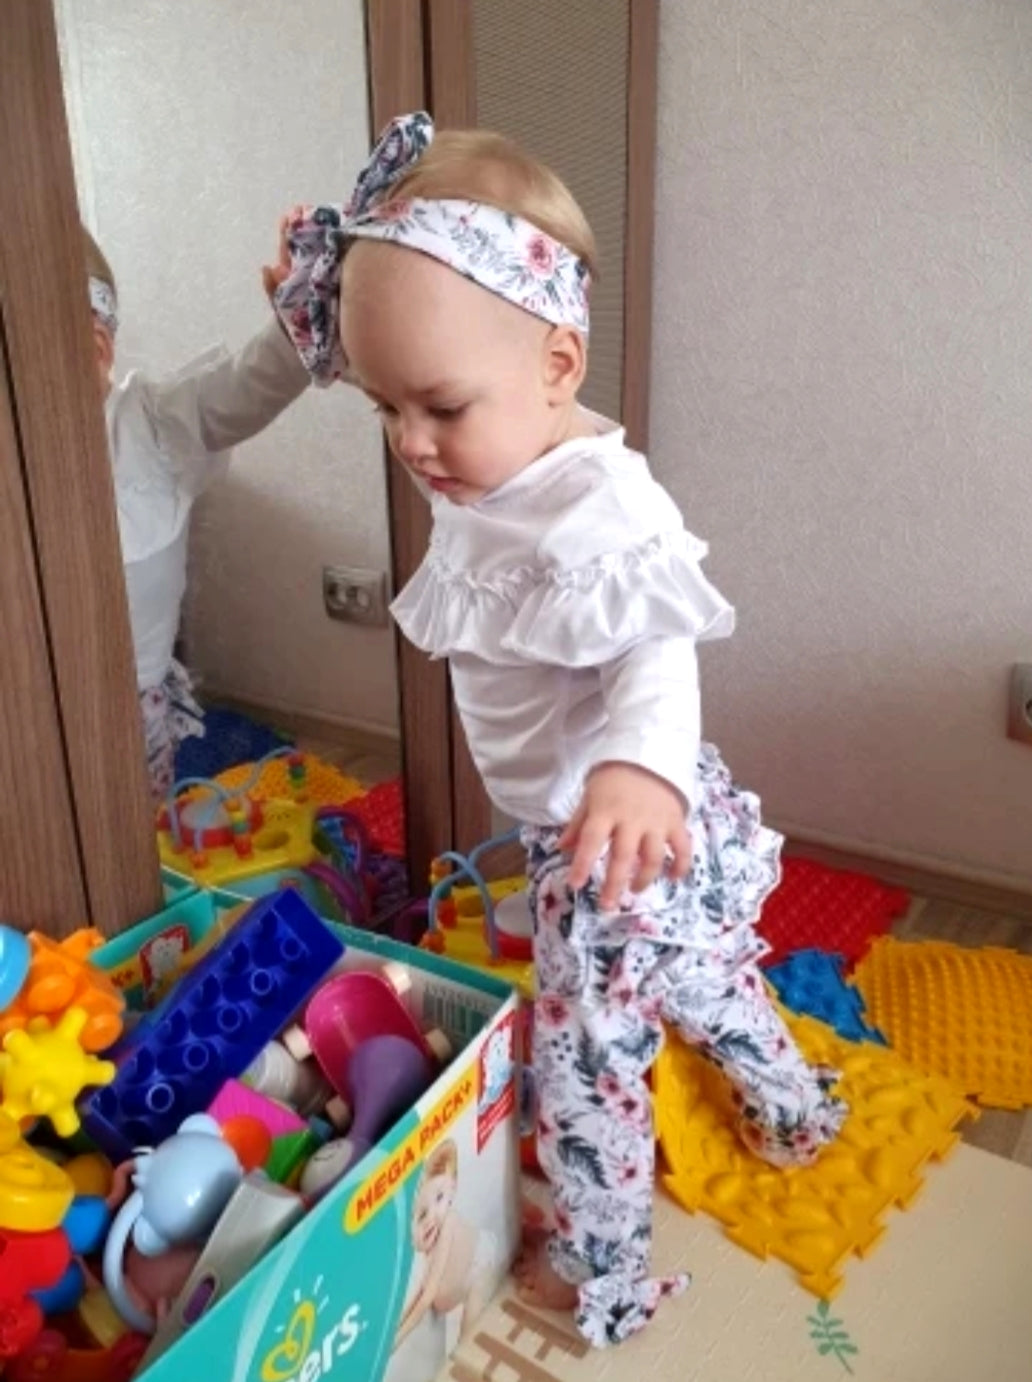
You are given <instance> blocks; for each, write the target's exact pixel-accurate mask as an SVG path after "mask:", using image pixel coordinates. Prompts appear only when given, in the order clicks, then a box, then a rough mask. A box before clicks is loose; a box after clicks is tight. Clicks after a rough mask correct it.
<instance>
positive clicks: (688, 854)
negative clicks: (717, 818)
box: [670, 825, 692, 878]
mask: <svg viewBox="0 0 1032 1382" xmlns="http://www.w3.org/2000/svg"><path fill="white" fill-rule="evenodd" d="M670 848H671V849H672V850H673V851H674V857H673V859H672V860H671V863H670V872H671V874H672V875H673V877H674V878H685V877H687V875H688V874H689V873H691V871H692V837H691V834H690V832H689V830H688V827H687V826H685V825H681V826H679V827H678V829H677V830H675V831H673V833H672V834H671V836H670Z"/></svg>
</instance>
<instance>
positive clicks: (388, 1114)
mask: <svg viewBox="0 0 1032 1382" xmlns="http://www.w3.org/2000/svg"><path fill="white" fill-rule="evenodd" d="M436 1074H437V1070H436V1068H435V1066H434V1063H433V1061H431V1060H430V1059H429V1057H428V1056H427V1055H426V1054H425V1052H423V1051H421V1050H420V1049H419V1047H418V1046H415V1045H413V1043H412V1042H411V1041H409V1040H408V1038H407V1037H401V1036H394V1035H388V1036H375V1037H369V1039H368V1040H366V1041H364V1042H363V1043H362V1044H361V1046H359V1047H357V1048H356V1049H355V1050H354V1051H353V1052H352V1054H351V1058H350V1060H349V1061H348V1066H347V1074H346V1083H347V1088H348V1093H349V1095H350V1099H351V1105H352V1108H353V1109H354V1121H353V1123H352V1124H351V1129H350V1131H349V1133H348V1136H347V1137H345V1138H341V1139H340V1140H339V1141H336V1142H327V1144H326V1146H325V1147H320V1149H319V1150H318V1151H317V1152H316V1153H315V1155H314V1156H313V1157H312V1159H311V1160H310V1161H309V1163H308V1165H307V1166H306V1167H305V1169H304V1171H303V1173H302V1176H301V1185H300V1189H301V1193H302V1194H303V1195H305V1196H306V1197H309V1198H318V1196H320V1195H321V1194H323V1193H324V1192H325V1191H327V1190H328V1189H329V1188H330V1186H331V1185H333V1184H335V1183H336V1182H337V1181H338V1180H340V1178H341V1176H344V1175H346V1174H347V1172H348V1171H350V1170H351V1168H352V1167H353V1166H354V1165H356V1164H357V1163H358V1162H359V1161H360V1160H361V1159H362V1157H364V1156H365V1154H366V1152H368V1151H369V1150H370V1148H372V1147H373V1146H375V1144H376V1143H377V1142H378V1141H379V1140H380V1138H381V1137H382V1136H383V1135H384V1133H385V1132H387V1131H388V1129H389V1128H391V1127H392V1126H393V1125H394V1123H396V1122H397V1120H398V1119H399V1118H400V1117H401V1116H402V1114H404V1113H407V1112H408V1110H409V1109H410V1108H411V1107H412V1105H413V1104H414V1103H415V1102H416V1100H417V1099H419V1098H420V1097H421V1095H423V1094H425V1093H426V1091H427V1090H428V1089H429V1087H430V1085H431V1084H432V1083H433V1081H434V1078H435V1077H436Z"/></svg>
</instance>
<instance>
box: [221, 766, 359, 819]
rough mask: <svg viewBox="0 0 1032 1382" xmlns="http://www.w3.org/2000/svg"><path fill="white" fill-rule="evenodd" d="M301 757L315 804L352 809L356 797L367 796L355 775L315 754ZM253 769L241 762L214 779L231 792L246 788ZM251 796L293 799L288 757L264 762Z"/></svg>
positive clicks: (307, 794) (308, 794) (308, 793)
mask: <svg viewBox="0 0 1032 1382" xmlns="http://www.w3.org/2000/svg"><path fill="white" fill-rule="evenodd" d="M301 757H302V758H303V760H304V765H305V799H306V800H307V801H310V802H312V803H313V805H315V806H346V807H348V808H349V809H350V807H351V803H352V801H353V800H354V799H355V798H356V797H362V796H364V795H365V788H364V787H363V786H362V784H361V783H360V782H358V781H357V780H356V779H355V778H353V777H349V776H348V774H347V773H342V772H341V770H340V769H339V768H335V767H334V766H333V764H332V763H326V762H324V761H323V759H321V758H319V757H317V756H316V755H315V754H314V753H305V754H302V755H301ZM253 772H254V764H253V763H241V764H238V766H237V767H235V768H229V769H227V771H226V772H224V773H219V775H218V777H217V778H215V781H216V782H217V783H219V785H220V786H222V787H226V788H228V789H229V790H230V791H238V790H240V788H242V787H245V786H246V785H247V783H248V782H249V781H250V779H251V776H252V774H253ZM249 795H250V796H252V797H253V798H254V799H255V800H256V801H272V800H273V799H274V798H277V797H279V798H286V799H288V800H292V799H293V796H294V787H293V784H292V783H291V781H290V776H289V770H288V765H287V760H286V759H285V758H272V759H270V760H269V761H268V763H265V764H263V766H262V770H261V772H260V773H259V775H258V780H257V782H255V783H254V784H253V785H252V786H251V788H250V792H249Z"/></svg>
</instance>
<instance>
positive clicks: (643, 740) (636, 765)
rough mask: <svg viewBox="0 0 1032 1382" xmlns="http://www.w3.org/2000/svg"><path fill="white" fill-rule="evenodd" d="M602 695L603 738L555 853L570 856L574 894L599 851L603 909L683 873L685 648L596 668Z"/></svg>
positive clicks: (687, 843) (692, 690)
mask: <svg viewBox="0 0 1032 1382" xmlns="http://www.w3.org/2000/svg"><path fill="white" fill-rule="evenodd" d="M602 690H603V695H604V697H605V702H606V711H607V714H608V718H609V729H608V732H607V734H606V739H605V742H604V744H603V746H602V749H601V751H600V753H599V756H598V759H597V761H596V764H595V766H594V767H593V768H592V770H591V772H590V774H589V776H588V780H587V783H586V784H585V788H584V795H583V797H582V799H581V803H580V806H579V807H578V809H577V811H576V812H575V814H574V816H573V819H572V820H571V821H570V823H569V825H568V826H567V827H566V830H565V831H564V833H563V835H562V837H561V839H560V841H559V847H560V849H564V850H572V851H573V862H572V865H571V868H570V886H571V887H573V888H582V887H584V885H585V884H586V883H587V881H588V879H589V877H590V876H591V871H592V869H593V868H594V867H595V865H596V863H597V862H598V860H599V858H600V857H601V856H602V854H603V852H604V851H605V849H606V848H607V847H608V849H609V860H608V864H607V868H606V876H605V882H604V884H603V888H602V893H601V895H600V899H599V900H600V902H601V904H602V906H603V907H604V908H606V909H607V910H611V909H613V908H615V907H617V906H619V903H620V898H621V896H622V895H623V894H624V892H625V891H627V889H630V890H631V891H632V892H638V891H641V890H642V889H644V888H646V887H648V885H649V884H650V883H652V882H653V881H654V880H655V879H656V878H657V877H658V876H659V874H660V873H661V872H662V871H663V869H664V868H665V867H669V869H670V872H671V873H672V874H674V875H675V876H678V877H680V876H683V875H684V874H686V873H687V872H688V871H689V869H690V868H691V863H692V850H691V836H690V835H689V833H688V828H687V825H686V823H685V818H686V815H687V809H688V798H689V795H690V793H691V790H692V784H693V782H694V778H695V771H696V762H697V759H698V753H699V739H700V712H699V673H698V663H697V660H696V653H695V640H694V639H693V638H689V637H683V638H657V639H649V640H646V641H644V642H642V643H639V644H637V645H635V646H634V647H632V648H631V649H630V650H629V651H628V652H626V653H625V654H624V655H623V656H622V657H620V658H617V659H616V660H615V661H614V662H612V663H609V664H608V665H607V666H606V667H604V668H602ZM668 854H672V856H673V857H672V859H670V862H669V864H668V863H667V860H668Z"/></svg>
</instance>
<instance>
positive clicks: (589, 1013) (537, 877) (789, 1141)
mask: <svg viewBox="0 0 1032 1382" xmlns="http://www.w3.org/2000/svg"><path fill="white" fill-rule="evenodd" d="M699 772H700V790H699V792H698V793H697V797H698V805H697V806H696V807H695V809H694V810H693V812H692V814H691V829H692V834H693V855H694V859H693V869H692V873H691V874H690V875H689V877H688V878H687V879H685V880H676V879H671V878H664V879H661V880H659V881H658V882H656V883H655V884H653V885H652V886H651V887H650V888H648V889H646V891H645V892H644V893H642V894H639V895H638V896H637V897H635V898H634V899H633V900H632V899H631V898H630V897H628V898H626V899H625V900H624V904H623V905H622V906H621V908H620V910H619V911H618V912H615V913H605V912H603V911H602V910H601V909H600V907H599V902H598V896H599V889H600V886H601V880H602V876H603V873H604V868H605V864H604V861H600V863H599V865H598V867H597V868H596V870H595V875H594V877H593V879H592V881H591V882H590V883H589V884H588V886H587V887H586V888H584V889H582V890H581V891H579V892H578V893H576V894H573V893H571V891H570V888H569V886H568V883H567V875H568V858H567V857H566V856H564V855H562V854H560V853H559V852H558V851H557V849H556V841H557V839H558V834H559V832H558V831H555V830H544V829H530V828H528V829H526V830H525V831H524V832H523V838H524V843H525V845H526V846H527V849H528V872H529V878H530V893H531V905H532V907H533V910H534V915H535V963H536V970H537V981H538V998H537V1001H536V1003H535V1009H534V1077H535V1083H536V1087H537V1091H536V1092H537V1100H538V1156H539V1159H540V1162H541V1166H542V1169H543V1170H544V1172H545V1174H546V1175H547V1177H548V1179H549V1181H550V1183H551V1187H552V1193H553V1198H554V1204H555V1222H556V1232H555V1234H554V1236H553V1237H552V1239H551V1240H550V1242H549V1254H550V1257H551V1260H552V1264H553V1266H554V1267H555V1269H556V1271H557V1272H558V1273H559V1274H560V1275H561V1276H562V1277H563V1278H565V1279H566V1280H568V1281H571V1282H574V1283H577V1284H578V1286H579V1288H580V1289H579V1305H578V1309H577V1317H576V1318H577V1326H578V1328H579V1329H580V1331H581V1333H582V1334H583V1335H584V1337H585V1338H587V1339H588V1340H589V1341H590V1342H591V1343H592V1344H594V1345H596V1346H599V1347H601V1346H604V1345H606V1344H610V1343H616V1342H619V1341H620V1340H622V1339H624V1338H626V1337H628V1335H630V1334H632V1333H634V1332H635V1331H636V1330H638V1329H641V1328H642V1327H643V1326H644V1325H645V1324H646V1323H647V1322H648V1320H649V1319H650V1318H651V1316H652V1314H653V1313H654V1312H655V1310H656V1308H657V1307H658V1304H659V1302H660V1301H661V1300H662V1299H663V1298H664V1297H665V1296H669V1295H674V1294H677V1293H679V1292H680V1291H683V1290H684V1289H685V1287H686V1286H687V1285H688V1281H689V1278H688V1277H687V1275H684V1274H681V1275H676V1276H672V1277H667V1278H652V1277H650V1276H649V1259H650V1252H651V1238H652V1219H651V1216H652V1191H653V1180H654V1163H655V1144H654V1137H653V1128H652V1107H651V1102H650V1097H649V1089H648V1085H647V1083H646V1076H647V1073H648V1070H649V1068H650V1066H651V1065H652V1063H653V1061H654V1060H655V1058H656V1055H657V1054H658V1052H659V1048H660V1044H661V1042H662V1039H663V1023H664V1022H666V1023H669V1024H670V1025H671V1026H673V1027H674V1028H676V1029H677V1031H678V1032H679V1033H680V1034H681V1036H682V1037H684V1039H685V1040H687V1041H688V1042H690V1043H691V1044H692V1045H694V1046H696V1047H698V1048H699V1049H700V1050H701V1051H702V1052H704V1053H705V1054H706V1055H707V1056H708V1057H709V1058H710V1059H711V1060H713V1061H714V1062H715V1063H716V1064H717V1065H719V1066H720V1067H721V1068H722V1069H723V1071H724V1072H725V1074H726V1075H727V1077H728V1079H729V1080H730V1082H731V1084H732V1086H733V1091H734V1096H735V1102H736V1105H737V1107H738V1108H739V1110H740V1116H741V1131H742V1135H743V1138H744V1140H745V1141H746V1143H747V1145H748V1146H749V1147H750V1148H751V1149H752V1150H753V1151H754V1152H756V1154H757V1155H759V1156H762V1157H764V1158H765V1159H766V1160H767V1161H770V1162H772V1163H773V1164H774V1165H777V1166H788V1165H795V1164H803V1163H807V1162H809V1161H812V1160H813V1159H814V1157H815V1156H816V1154H817V1152H818V1150H819V1149H820V1147H821V1146H822V1145H824V1144H825V1143H827V1142H829V1141H831V1140H832V1139H833V1138H834V1137H835V1135H836V1134H837V1132H838V1130H839V1128H840V1126H841V1124H842V1121H843V1119H844V1117H845V1112H846V1109H845V1105H844V1104H843V1103H842V1101H841V1100H839V1099H838V1098H836V1097H835V1096H834V1095H833V1094H832V1093H831V1090H832V1087H833V1085H834V1083H835V1081H836V1080H837V1078H838V1077H837V1074H836V1072H834V1071H830V1070H824V1069H812V1068H810V1067H809V1066H808V1065H807V1064H806V1062H805V1061H804V1059H803V1057H802V1055H801V1053H800V1052H799V1050H798V1048H797V1047H796V1045H795V1043H794V1041H793V1039H792V1037H791V1035H790V1033H789V1032H788V1029H787V1028H786V1027H785V1024H784V1023H783V1022H782V1020H781V1018H780V1016H779V1015H778V1013H777V1010H776V1009H775V1007H774V1006H773V1003H772V1002H771V1000H770V998H769V996H768V993H767V990H766V987H765V985H764V982H763V977H762V975H761V973H760V970H759V968H758V967H757V963H756V961H757V960H758V958H759V957H760V956H761V955H762V954H763V953H764V951H765V946H764V943H763V942H762V941H761V940H759V938H758V937H757V936H756V933H755V931H754V929H753V922H754V921H755V919H756V917H757V916H758V913H759V908H760V905H761V903H762V900H763V898H764V896H765V895H766V893H767V892H769V891H770V889H771V888H772V887H773V886H774V885H775V883H776V882H777V878H778V864H777V858H778V851H779V847H780V839H779V837H778V836H776V835H775V834H774V833H773V832H771V831H768V830H766V829H765V828H764V827H763V826H762V825H760V823H759V814H758V803H757V802H756V799H755V798H754V797H752V796H751V795H750V794H748V793H740V792H738V790H737V789H736V788H734V786H733V785H732V784H731V782H730V777H729V775H728V773H727V770H726V769H725V768H724V765H723V764H722V763H721V761H720V759H719V756H718V755H717V753H716V751H715V750H714V749H712V748H711V747H709V746H705V747H704V750H703V754H702V758H701V761H700V769H699Z"/></svg>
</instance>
